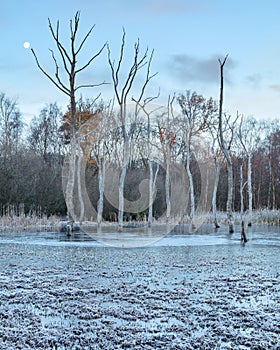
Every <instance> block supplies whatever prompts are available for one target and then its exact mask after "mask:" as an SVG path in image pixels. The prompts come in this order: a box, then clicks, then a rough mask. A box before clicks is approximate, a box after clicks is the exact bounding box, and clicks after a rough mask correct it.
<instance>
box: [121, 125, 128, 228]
mask: <svg viewBox="0 0 280 350" xmlns="http://www.w3.org/2000/svg"><path fill="white" fill-rule="evenodd" d="M125 133H126V131H125ZM124 139H125V140H124V151H123V166H122V169H121V175H120V181H119V211H118V225H119V228H118V230H119V232H121V231H122V230H123V215H124V182H125V176H126V172H127V167H128V162H129V142H128V138H127V137H125V138H124Z"/></svg>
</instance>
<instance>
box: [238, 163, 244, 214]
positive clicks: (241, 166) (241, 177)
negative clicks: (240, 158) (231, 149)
mask: <svg viewBox="0 0 280 350" xmlns="http://www.w3.org/2000/svg"><path fill="white" fill-rule="evenodd" d="M239 192H240V215H241V220H242V218H243V214H244V198H243V165H242V164H241V165H240V186H239Z"/></svg>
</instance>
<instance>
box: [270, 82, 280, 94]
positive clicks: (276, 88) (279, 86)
mask: <svg viewBox="0 0 280 350" xmlns="http://www.w3.org/2000/svg"><path fill="white" fill-rule="evenodd" d="M269 87H270V88H271V89H272V90H274V91H275V92H280V84H273V85H270V86H269Z"/></svg>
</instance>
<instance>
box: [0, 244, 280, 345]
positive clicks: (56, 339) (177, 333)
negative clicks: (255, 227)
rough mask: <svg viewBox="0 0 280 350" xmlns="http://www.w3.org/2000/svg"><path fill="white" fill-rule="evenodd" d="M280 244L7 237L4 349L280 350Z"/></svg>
mask: <svg viewBox="0 0 280 350" xmlns="http://www.w3.org/2000/svg"><path fill="white" fill-rule="evenodd" d="M278 249H279V247H273V246H271V245H269V246H260V245H258V246H246V247H245V248H244V247H243V246H242V245H240V244H237V245H227V246H221V245H219V246H197V247H184V246H181V247H172V246H170V247H149V248H146V249H143V248H140V249H128V250H122V249H116V248H108V247H107V248H106V247H104V248H103V247H94V248H88V247H79V246H75V247H73V246H60V247H49V246H43V245H32V244H27V245H24V244H0V285H1V288H0V300H1V303H0V319H1V322H0V348H1V349H11V350H12V349H19V350H31V349H38V350H39V349H59V350H67V349H72V350H81V349H83V350H90V349H95V350H103V349H106V350H116V349H130V350H141V349H145V350H153V349H159V350H160V349H163V350H166V349H170V350H175V349H176V350H180V349H182V350H186V349H205V350H213V349H248V350H249V349H256V350H257V349H259V350H266V349H278V348H279V343H280V322H279V321H280V319H279V312H278V310H279V292H280V290H279V268H278V266H279V254H278Z"/></svg>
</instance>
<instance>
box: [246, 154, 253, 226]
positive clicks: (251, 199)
mask: <svg viewBox="0 0 280 350" xmlns="http://www.w3.org/2000/svg"><path fill="white" fill-rule="evenodd" d="M247 181H248V199H249V221H248V226H252V214H253V189H252V156H251V154H250V153H249V156H248V179H247Z"/></svg>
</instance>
